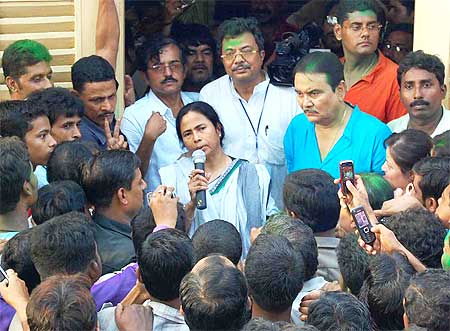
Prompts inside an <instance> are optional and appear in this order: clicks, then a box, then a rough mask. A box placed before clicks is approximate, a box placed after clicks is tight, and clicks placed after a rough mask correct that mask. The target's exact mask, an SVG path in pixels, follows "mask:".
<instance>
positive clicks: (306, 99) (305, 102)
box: [299, 94, 314, 109]
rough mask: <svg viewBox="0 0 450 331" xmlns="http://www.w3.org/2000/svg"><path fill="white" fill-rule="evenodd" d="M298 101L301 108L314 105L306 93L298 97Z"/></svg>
mask: <svg viewBox="0 0 450 331" xmlns="http://www.w3.org/2000/svg"><path fill="white" fill-rule="evenodd" d="M299 103H300V106H301V107H302V109H308V108H311V107H312V106H313V105H314V104H313V102H312V100H311V98H309V97H308V96H307V95H306V94H304V95H303V96H302V97H301V98H299Z"/></svg>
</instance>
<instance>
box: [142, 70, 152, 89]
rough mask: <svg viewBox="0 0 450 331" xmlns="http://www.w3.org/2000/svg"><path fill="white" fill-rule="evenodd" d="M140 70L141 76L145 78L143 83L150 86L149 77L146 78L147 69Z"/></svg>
mask: <svg viewBox="0 0 450 331" xmlns="http://www.w3.org/2000/svg"><path fill="white" fill-rule="evenodd" d="M141 72H142V78H143V79H144V80H145V83H146V84H147V86H150V83H149V82H150V79H149V78H148V75H147V71H141Z"/></svg>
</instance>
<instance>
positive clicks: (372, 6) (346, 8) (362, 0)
mask: <svg viewBox="0 0 450 331" xmlns="http://www.w3.org/2000/svg"><path fill="white" fill-rule="evenodd" d="M367 10H370V11H373V12H374V13H375V15H377V20H378V22H380V23H381V24H383V25H384V23H385V21H386V16H385V13H384V10H383V6H382V4H381V3H380V2H379V1H378V0H341V1H340V2H339V4H338V6H337V8H336V16H337V19H338V23H339V24H340V25H342V23H344V21H345V20H347V19H348V17H349V14H351V13H353V12H356V11H359V12H362V11H367Z"/></svg>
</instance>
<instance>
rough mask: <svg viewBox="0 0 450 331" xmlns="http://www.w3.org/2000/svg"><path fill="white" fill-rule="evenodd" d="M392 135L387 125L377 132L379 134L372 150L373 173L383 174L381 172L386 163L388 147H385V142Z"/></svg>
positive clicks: (376, 135)
mask: <svg viewBox="0 0 450 331" xmlns="http://www.w3.org/2000/svg"><path fill="white" fill-rule="evenodd" d="M391 134H392V132H391V130H390V129H389V127H388V126H387V125H385V124H383V125H382V126H381V127H380V129H379V130H377V133H376V134H375V138H374V146H373V150H372V166H371V171H372V172H377V173H379V174H382V173H383V171H382V170H381V167H382V166H383V164H384V162H385V161H386V147H385V145H384V141H385V140H386V139H387V138H388V137H389V136H390V135H391Z"/></svg>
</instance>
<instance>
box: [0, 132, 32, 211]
mask: <svg viewBox="0 0 450 331" xmlns="http://www.w3.org/2000/svg"><path fill="white" fill-rule="evenodd" d="M32 171H33V169H32V167H31V164H30V158H29V156H28V151H27V147H26V146H25V144H24V143H23V142H22V141H20V140H19V138H17V137H2V138H0V214H1V215H3V214H6V213H9V212H11V211H13V210H14V209H15V208H16V206H17V203H18V202H19V201H20V195H21V193H22V190H23V184H24V183H25V182H26V181H29V180H30V176H31V172H32Z"/></svg>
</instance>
